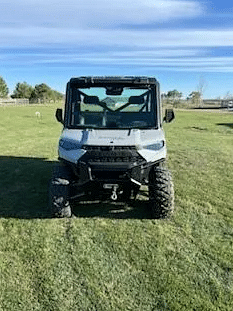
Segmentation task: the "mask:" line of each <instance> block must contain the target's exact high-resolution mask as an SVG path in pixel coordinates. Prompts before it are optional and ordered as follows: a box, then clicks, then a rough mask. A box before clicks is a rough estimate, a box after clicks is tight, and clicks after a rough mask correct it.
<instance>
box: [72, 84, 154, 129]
mask: <svg viewBox="0 0 233 311" xmlns="http://www.w3.org/2000/svg"><path fill="white" fill-rule="evenodd" d="M153 92H154V91H153V90H151V89H135V88H124V89H120V90H119V89H114V90H112V89H111V87H109V88H107V89H106V88H104V87H93V88H83V89H81V88H80V89H75V90H73V91H72V99H71V107H70V108H71V109H70V117H69V126H70V127H75V128H79V127H81V128H106V129H109V128H152V127H157V121H156V114H155V111H156V109H155V107H154V106H155V105H153V102H154V98H155V95H154V94H153ZM109 94H110V95H109Z"/></svg>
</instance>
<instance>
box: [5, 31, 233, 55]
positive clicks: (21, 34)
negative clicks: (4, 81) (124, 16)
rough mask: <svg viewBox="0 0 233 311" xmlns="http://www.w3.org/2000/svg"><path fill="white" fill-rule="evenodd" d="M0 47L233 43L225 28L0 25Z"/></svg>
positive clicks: (207, 44)
mask: <svg viewBox="0 0 233 311" xmlns="http://www.w3.org/2000/svg"><path fill="white" fill-rule="evenodd" d="M0 33H1V35H0V46H1V47H16V46H18V47H20V46H21V47H27V46H34V47H35V46H44V45H47V46H54V45H58V46H59V47H64V45H65V44H67V45H70V46H73V47H77V48H78V47H79V48H81V47H89V48H90V49H91V48H93V47H96V46H99V47H101V46H105V47H109V48H111V49H112V50H114V49H115V48H116V47H118V48H119V47H121V49H124V47H127V49H134V50H135V51H137V50H138V49H142V48H143V49H155V48H159V47H172V48H178V47H179V48H181V47H203V48H204V47H214V46H215V47H217V46H233V29H228V30H201V29H192V30H182V29H181V30H157V31H132V30H98V29H97V30H94V29H86V30H79V29H76V30H75V29H72V28H70V29H63V28H46V27H33V28H30V29H28V28H26V27H24V28H16V29H15V28H0Z"/></svg>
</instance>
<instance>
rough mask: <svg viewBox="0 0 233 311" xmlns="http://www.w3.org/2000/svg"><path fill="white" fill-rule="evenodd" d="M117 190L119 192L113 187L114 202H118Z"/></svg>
mask: <svg viewBox="0 0 233 311" xmlns="http://www.w3.org/2000/svg"><path fill="white" fill-rule="evenodd" d="M116 190H117V187H113V190H112V195H111V199H112V200H113V201H116V200H117V193H116Z"/></svg>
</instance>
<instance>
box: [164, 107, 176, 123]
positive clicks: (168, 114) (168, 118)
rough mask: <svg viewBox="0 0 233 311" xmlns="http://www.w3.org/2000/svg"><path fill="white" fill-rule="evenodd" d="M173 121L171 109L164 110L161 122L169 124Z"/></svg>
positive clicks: (173, 114) (173, 116)
mask: <svg viewBox="0 0 233 311" xmlns="http://www.w3.org/2000/svg"><path fill="white" fill-rule="evenodd" d="M174 119H175V113H174V111H173V109H166V110H165V117H164V118H163V121H164V122H166V123H170V122H171V121H172V120H174Z"/></svg>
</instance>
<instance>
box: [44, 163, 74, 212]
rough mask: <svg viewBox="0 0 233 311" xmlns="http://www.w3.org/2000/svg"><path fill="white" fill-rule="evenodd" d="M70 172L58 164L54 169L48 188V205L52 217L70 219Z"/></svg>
mask: <svg viewBox="0 0 233 311" xmlns="http://www.w3.org/2000/svg"><path fill="white" fill-rule="evenodd" d="M70 176H71V174H70V170H69V168H68V167H67V166H65V165H62V164H59V165H57V166H55V167H54V169H53V174H52V178H51V181H50V186H49V205H50V210H51V215H52V217H71V207H70V202H69V190H70V189H69V188H70Z"/></svg>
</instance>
